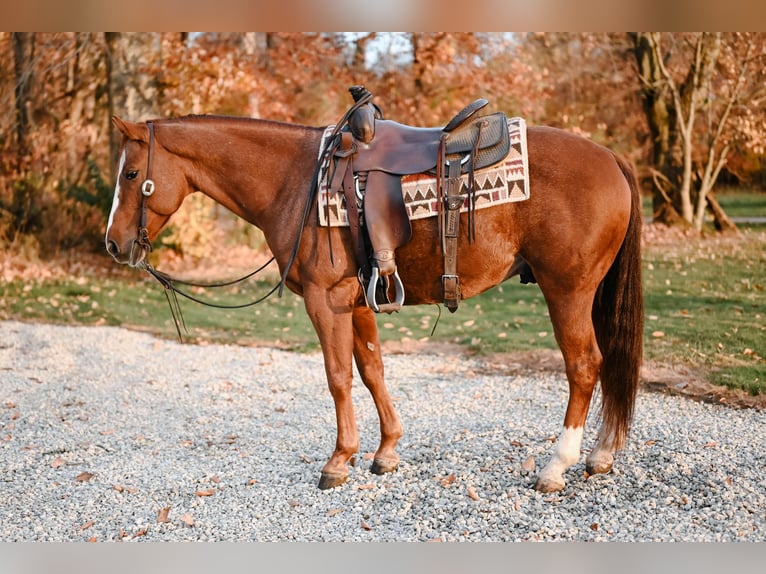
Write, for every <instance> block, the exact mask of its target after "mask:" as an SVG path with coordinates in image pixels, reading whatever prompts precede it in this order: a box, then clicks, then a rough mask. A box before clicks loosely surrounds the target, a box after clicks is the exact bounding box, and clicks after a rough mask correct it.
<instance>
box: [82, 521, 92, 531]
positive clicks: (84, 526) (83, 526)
mask: <svg viewBox="0 0 766 574" xmlns="http://www.w3.org/2000/svg"><path fill="white" fill-rule="evenodd" d="M94 524H95V522H94V521H93V520H88V522H86V523H85V524H83V525H82V526H80V530H87V529H88V528H90V527H91V526H93V525H94Z"/></svg>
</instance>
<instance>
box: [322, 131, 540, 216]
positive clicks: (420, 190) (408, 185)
mask: <svg viewBox="0 0 766 574" xmlns="http://www.w3.org/2000/svg"><path fill="white" fill-rule="evenodd" d="M333 127H334V126H328V127H327V129H326V130H325V137H324V138H323V139H322V146H321V149H324V144H325V138H326V137H327V136H328V135H329V134H330V133H331V132H332V130H333ZM508 134H509V135H510V138H511V149H510V151H509V152H508V155H507V156H506V158H505V159H504V160H503V161H502V162H501V163H498V164H496V165H493V166H491V167H488V168H486V169H482V170H479V171H476V172H475V173H474V190H475V200H474V202H475V207H476V209H484V208H487V207H492V206H494V205H499V204H501V203H511V202H515V201H524V200H525V199H529V160H528V156H527V124H526V121H525V120H524V119H523V118H509V119H508ZM320 155H321V150H320ZM326 169H327V164H326V163H325V165H323V166H322V169H321V170H320V178H321V180H320V181H319V193H318V201H319V210H318V211H319V225H321V226H322V227H327V226H328V225H329V226H331V227H348V216H347V214H346V205H345V204H346V202H345V198H344V197H343V194H342V193H337V194H332V195H331V194H329V193H328V182H327V178H326V177H322V174H323V173H325V171H326ZM461 180H462V187H461V193H464V192H465V191H466V190H467V187H468V175H464V176H462V177H461ZM436 190H437V185H436V178H435V177H433V176H431V175H428V174H416V175H405V176H402V194H403V195H404V204H405V206H406V207H407V214H408V215H409V217H410V219H424V218H426V217H436V215H437V213H438V211H437V201H438V200H437V196H436ZM467 210H468V206H467V205H465V206H463V208H462V209H461V211H467ZM328 214H329V221H328V217H327V216H328Z"/></svg>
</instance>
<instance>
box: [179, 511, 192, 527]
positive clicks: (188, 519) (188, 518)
mask: <svg viewBox="0 0 766 574" xmlns="http://www.w3.org/2000/svg"><path fill="white" fill-rule="evenodd" d="M180 520H181V522H183V523H184V524H186V526H194V519H193V518H192V515H191V514H189V513H188V512H187V513H186V514H184V515H183V516H181V518H180Z"/></svg>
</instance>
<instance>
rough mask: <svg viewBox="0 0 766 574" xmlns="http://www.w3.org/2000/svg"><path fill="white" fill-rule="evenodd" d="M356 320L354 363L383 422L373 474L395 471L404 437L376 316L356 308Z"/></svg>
mask: <svg viewBox="0 0 766 574" xmlns="http://www.w3.org/2000/svg"><path fill="white" fill-rule="evenodd" d="M353 321H354V360H355V361H356V366H357V369H358V370H359V375H360V376H361V377H362V382H364V384H365V386H366V387H367V389H368V390H369V391H370V394H371V395H372V400H373V401H374V402H375V408H376V409H377V411H378V418H379V420H380V446H379V447H378V451H377V452H376V453H375V458H374V460H373V463H372V468H371V471H372V472H373V473H375V474H384V473H386V472H393V471H394V470H396V469H397V467H398V466H399V455H398V454H397V453H396V445H397V443H398V442H399V439H400V438H401V437H402V424H401V422H400V421H399V416H398V415H397V414H396V410H395V409H394V403H393V401H392V400H391V396H390V395H389V394H388V389H387V388H386V383H385V380H384V377H383V357H382V355H381V350H380V340H379V338H378V326H377V324H376V322H375V314H374V313H373V312H372V310H371V309H370V308H369V307H366V306H365V307H356V308H354V313H353Z"/></svg>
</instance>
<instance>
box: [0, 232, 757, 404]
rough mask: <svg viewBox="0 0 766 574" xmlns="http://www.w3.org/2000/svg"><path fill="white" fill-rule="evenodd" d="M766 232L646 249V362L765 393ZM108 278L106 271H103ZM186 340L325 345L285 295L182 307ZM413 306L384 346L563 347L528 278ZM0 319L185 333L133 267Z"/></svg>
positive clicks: (388, 318) (254, 288)
mask: <svg viewBox="0 0 766 574" xmlns="http://www.w3.org/2000/svg"><path fill="white" fill-rule="evenodd" d="M764 247H766V232H764V231H757V230H745V231H744V234H743V237H742V238H730V237H729V238H718V237H712V238H711V237H703V238H697V239H685V240H683V241H678V242H674V243H670V244H660V245H650V246H648V247H647V248H646V249H645V251H644V283H645V301H646V317H647V320H646V329H645V355H646V358H647V359H649V360H653V361H658V362H661V363H664V364H670V365H672V366H676V367H694V368H695V369H699V370H702V371H704V372H706V373H708V376H709V379H710V380H711V382H714V383H717V384H723V385H726V386H729V387H732V388H741V389H745V390H747V391H748V392H750V393H753V394H757V393H766V363H765V362H764V358H763V355H764V354H765V353H766V348H764V341H766V320H764V318H765V317H766V296H765V295H764V289H765V288H766V254H765V251H766V250H764ZM96 275H98V274H96ZM272 285H273V281H272V282H256V283H253V284H251V285H247V286H245V287H241V288H237V289H227V290H224V292H223V293H213V292H212V291H204V290H197V291H195V294H196V295H199V296H201V297H203V298H209V299H210V300H211V301H216V302H219V303H242V302H246V301H249V300H252V299H254V298H256V297H257V296H259V295H261V294H263V293H265V292H266V291H268V289H269V288H270V287H271V286H272ZM181 307H182V309H183V313H184V317H185V320H186V324H187V326H188V334H185V335H184V336H185V340H186V341H187V342H204V341H211V342H222V343H230V344H264V343H265V344H268V345H274V346H279V347H282V348H288V349H293V350H300V351H306V350H315V349H317V339H316V335H315V334H314V331H313V328H312V326H311V324H310V322H309V320H308V318H307V316H306V313H305V311H304V308H303V301H302V300H301V299H300V298H299V297H297V296H295V295H293V294H292V293H290V292H288V291H285V294H284V296H283V297H282V298H281V299H280V298H277V297H276V296H273V297H272V298H270V299H269V300H267V301H266V302H264V303H262V304H260V305H258V306H256V307H253V308H248V309H242V310H217V309H211V308H208V307H203V306H200V305H198V304H195V303H192V302H189V301H186V300H183V299H182V300H181ZM438 315H439V310H438V307H437V306H434V305H432V306H421V307H405V308H404V309H403V310H402V311H401V312H400V313H397V314H394V315H383V316H380V317H379V319H378V326H379V327H380V335H381V339H382V340H383V341H405V342H407V341H434V342H449V343H458V344H460V345H463V346H465V347H466V348H468V349H470V350H471V351H472V352H475V353H484V354H489V353H496V352H508V351H528V350H535V349H555V348H556V342H555V339H554V337H553V332H552V328H551V324H550V320H549V317H548V311H547V307H546V305H545V302H544V300H543V297H542V294H541V293H540V290H539V289H538V288H537V286H535V285H521V284H519V282H518V279H512V280H511V281H509V282H507V283H505V284H503V285H500V286H498V287H496V288H494V289H492V290H490V291H488V292H486V293H484V294H482V295H480V296H478V297H475V298H473V299H470V300H468V301H463V302H462V303H461V305H460V308H459V310H458V312H457V313H455V314H450V313H448V312H447V311H443V312H442V313H441V317H440V318H439V319H438V324H437V325H436V329H435V332H434V334H433V336H431V332H432V330H433V328H434V324H435V323H437V317H438ZM0 318H6V319H7V318H13V319H20V320H33V321H43V322H51V323H67V324H90V325H121V326H126V327H130V328H135V329H140V330H144V331H149V332H152V333H156V334H158V335H160V336H164V337H169V338H174V337H176V331H175V326H174V323H173V321H172V318H171V315H170V311H169V309H168V306H167V301H166V299H165V296H164V293H163V289H162V287H161V286H160V285H159V284H157V283H156V282H154V281H153V280H152V279H150V278H149V277H148V276H145V275H143V274H141V273H140V272H138V271H135V272H134V274H133V275H126V276H123V277H121V278H108V277H98V276H93V277H87V278H85V277H80V278H76V279H71V280H44V281H39V280H38V281H34V282H26V283H25V282H22V281H12V282H6V283H0Z"/></svg>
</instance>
